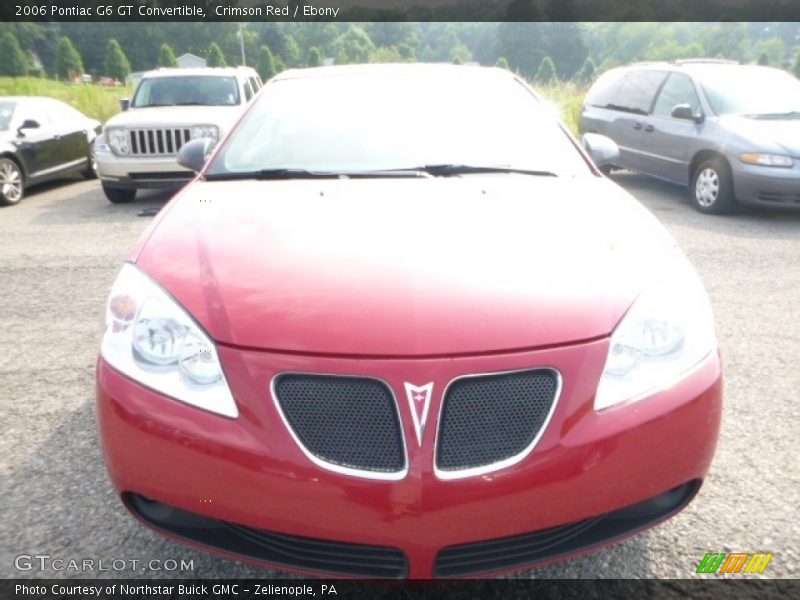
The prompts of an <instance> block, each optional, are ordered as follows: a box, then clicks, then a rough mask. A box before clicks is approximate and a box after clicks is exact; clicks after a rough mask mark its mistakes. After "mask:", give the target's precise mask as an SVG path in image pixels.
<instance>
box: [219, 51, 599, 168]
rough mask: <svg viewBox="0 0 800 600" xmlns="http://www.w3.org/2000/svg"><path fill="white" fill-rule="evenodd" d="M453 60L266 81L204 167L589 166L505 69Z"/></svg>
mask: <svg viewBox="0 0 800 600" xmlns="http://www.w3.org/2000/svg"><path fill="white" fill-rule="evenodd" d="M463 69H464V71H463V72H459V71H458V70H454V69H452V68H451V69H450V70H446V69H431V70H429V71H425V70H422V69H420V70H417V71H413V70H412V71H403V70H398V71H396V72H395V71H389V73H388V74H379V75H377V74H375V73H374V72H372V73H366V74H365V73H358V74H353V73H345V74H341V75H340V74H331V75H320V76H309V77H298V78H294V79H292V78H289V79H284V80H278V81H275V82H273V83H271V84H269V85H267V86H265V87H264V88H263V91H262V93H261V96H260V97H259V99H258V101H257V103H256V104H255V106H254V107H253V108H252V109H251V110H250V111H249V112H248V113H247V115H246V116H245V118H244V119H243V120H242V122H241V123H240V124H239V125H238V126H237V128H236V129H235V131H234V132H233V133H232V134H231V136H230V137H229V139H228V141H227V143H226V145H225V146H224V147H223V148H222V150H221V151H220V152H219V153H218V154H217V156H216V158H215V159H214V161H213V162H212V164H210V165H209V168H208V170H207V172H206V174H207V175H208V176H209V178H214V177H215V176H216V177H219V178H222V177H224V176H225V175H226V174H227V175H229V176H234V177H235V175H236V174H237V173H240V174H242V175H244V174H247V173H252V174H256V173H258V172H261V173H265V174H268V175H276V174H279V175H283V176H288V177H291V176H293V174H295V173H296V172H297V171H301V170H302V171H303V172H304V174H305V176H308V175H313V174H314V173H327V174H337V173H338V174H369V173H376V172H378V171H380V172H383V173H384V174H385V175H388V174H390V172H392V171H395V172H397V171H404V170H405V171H408V172H421V171H425V172H426V173H427V174H428V175H440V176H446V175H461V174H467V173H479V172H482V173H486V172H487V171H488V172H494V171H495V170H496V171H497V172H504V171H511V172H519V171H524V172H527V173H528V174H531V175H559V176H574V175H577V174H590V173H591V170H590V168H589V166H588V165H587V163H586V161H585V160H584V159H583V157H582V156H581V155H580V153H579V152H578V151H577V150H576V148H575V146H574V144H573V143H572V142H571V141H570V139H569V137H568V136H567V134H566V133H565V132H564V131H563V130H562V129H561V128H560V127H559V125H558V124H557V121H556V119H555V118H554V116H553V114H554V109H553V111H551V109H550V108H549V107H547V106H546V105H544V104H542V103H541V102H539V101H538V100H537V99H536V98H535V97H534V96H533V95H532V94H531V93H530V92H529V91H528V90H527V89H526V88H525V87H524V86H523V85H522V84H520V83H519V82H518V81H516V80H515V79H514V78H512V77H510V76H509V75H508V74H507V73H505V72H500V71H494V70H488V69H487V70H485V71H479V70H477V69H472V70H470V69H471V68H470V67H463ZM309 172H311V173H309ZM296 174H297V175H298V176H302V174H301V173H296ZM420 174H425V173H420Z"/></svg>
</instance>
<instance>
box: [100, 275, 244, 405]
mask: <svg viewBox="0 0 800 600" xmlns="http://www.w3.org/2000/svg"><path fill="white" fill-rule="evenodd" d="M100 353H101V355H102V356H103V358H104V359H105V361H106V362H107V363H108V364H110V365H111V366H112V367H114V368H115V369H117V370H118V371H120V372H121V373H124V374H125V375H127V376H128V377H130V378H131V379H133V380H135V381H138V382H139V383H141V384H142V385H145V386H147V387H149V388H152V389H154V390H156V391H157V392H161V393H163V394H165V395H167V396H170V397H172V398H175V399H176V400H180V401H181V402H185V403H187V404H191V405H192V406H197V407H199V408H203V409H205V410H209V411H211V412H215V413H218V414H220V415H225V416H226V417H233V418H235V417H237V416H238V415H239V411H238V410H237V408H236V402H235V401H234V400H233V396H232V395H231V391H230V388H229V387H228V383H227V381H226V380H225V374H224V373H223V372H222V365H221V364H220V362H219V357H218V356H217V348H216V346H215V345H214V343H213V342H212V341H211V340H210V339H209V338H208V336H207V335H206V334H205V332H204V331H203V330H202V329H201V328H200V326H199V325H197V323H195V322H194V320H193V319H192V318H191V317H190V316H189V315H188V314H187V313H186V311H185V310H184V309H183V308H181V307H180V306H179V305H178V303H177V302H175V300H173V299H172V298H171V297H170V296H169V295H168V294H167V293H166V292H165V291H164V290H162V289H161V288H160V287H159V286H158V285H157V284H156V283H155V282H153V280H151V279H150V278H149V277H147V276H146V275H145V274H143V273H142V272H141V271H139V269H137V268H136V267H134V266H133V265H131V264H126V265H125V266H124V267H122V271H120V274H119V276H118V277H117V280H116V281H115V282H114V286H113V287H112V288H111V295H110V296H109V299H108V304H107V305H106V331H105V334H104V335H103V343H102V346H101V350H100Z"/></svg>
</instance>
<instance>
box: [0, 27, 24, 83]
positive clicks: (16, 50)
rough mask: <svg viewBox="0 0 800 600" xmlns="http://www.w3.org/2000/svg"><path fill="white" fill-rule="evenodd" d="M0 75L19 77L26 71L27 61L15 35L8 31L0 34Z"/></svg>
mask: <svg viewBox="0 0 800 600" xmlns="http://www.w3.org/2000/svg"><path fill="white" fill-rule="evenodd" d="M0 56H2V57H3V58H2V60H0V75H10V76H11V77H20V76H22V75H25V74H26V73H27V71H28V64H27V63H28V61H27V59H26V57H25V53H24V52H23V51H22V48H20V46H19V41H18V40H17V36H15V35H14V34H13V33H11V32H10V31H8V32H6V33H4V34H3V35H1V36H0Z"/></svg>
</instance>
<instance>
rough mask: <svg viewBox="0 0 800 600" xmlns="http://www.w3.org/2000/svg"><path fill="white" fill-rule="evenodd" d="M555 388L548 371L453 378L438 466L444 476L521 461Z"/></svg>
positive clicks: (443, 418) (543, 421) (553, 375)
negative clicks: (518, 459) (449, 473)
mask: <svg viewBox="0 0 800 600" xmlns="http://www.w3.org/2000/svg"><path fill="white" fill-rule="evenodd" d="M558 388H559V375H558V373H557V372H556V371H554V370H552V369H536V370H531V371H518V372H514V373H503V374H496V375H481V376H475V377H464V378H461V379H457V380H456V381H454V382H453V383H451V384H450V386H449V387H448V389H447V391H446V392H445V398H444V401H443V406H442V411H441V418H440V420H439V434H438V436H437V440H438V441H437V447H436V466H437V468H438V469H439V470H440V471H442V472H443V473H445V474H446V473H448V472H457V471H463V470H466V469H476V468H481V467H487V466H489V467H491V466H492V465H494V464H496V463H500V462H502V461H506V460H507V459H513V458H515V457H519V458H522V456H524V454H525V453H526V452H528V451H530V450H531V449H532V445H533V443H534V442H535V441H536V439H537V438H538V436H539V433H540V432H541V431H542V430H543V428H544V427H545V425H546V422H547V420H548V419H549V416H550V415H551V413H552V409H553V408H554V404H555V402H556V396H557V393H558Z"/></svg>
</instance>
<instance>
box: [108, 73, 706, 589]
mask: <svg viewBox="0 0 800 600" xmlns="http://www.w3.org/2000/svg"><path fill="white" fill-rule="evenodd" d="M584 143H585V145H586V146H587V149H586V150H584V148H583V147H581V146H580V145H579V144H578V143H577V142H576V141H575V140H574V139H573V138H572V137H571V136H570V135H569V134H568V133H567V132H566V130H565V129H564V127H563V126H562V125H561V124H560V123H559V122H558V121H557V120H556V119H555V118H554V117H553V115H552V110H551V109H550V108H548V107H547V106H546V105H545V104H543V103H542V102H541V101H540V100H538V99H537V97H536V96H535V94H534V93H533V92H532V91H531V90H530V89H529V88H528V87H527V86H526V84H525V83H524V82H522V81H521V80H519V79H518V78H516V77H515V76H513V75H512V74H511V73H509V72H507V71H504V70H500V69H484V68H479V67H469V66H452V65H449V66H439V65H404V66H403V65H398V66H352V67H324V68H319V69H307V70H303V71H288V72H284V73H282V74H281V75H279V76H278V77H276V78H275V79H273V80H272V81H271V82H270V83H269V84H267V85H266V86H265V87H264V89H263V90H262V92H261V93H260V95H259V96H258V98H257V99H256V100H255V101H254V103H253V105H252V106H251V107H250V108H249V110H248V111H247V112H246V113H245V115H244V116H243V117H242V119H241V121H240V122H239V123H238V125H237V126H236V127H235V128H234V129H233V130H232V132H231V133H230V134H229V135H228V136H227V138H226V139H225V140H223V141H222V142H221V143H220V144H219V145H218V147H217V148H215V149H213V150H212V149H211V148H210V147H209V144H210V142H209V141H208V140H202V139H201V140H196V141H194V142H191V143H189V144H187V145H185V146H184V147H183V148H182V149H181V152H180V161H181V164H183V165H184V166H188V167H190V168H193V169H195V170H197V171H198V172H199V175H198V177H197V178H196V179H195V181H194V182H192V183H191V184H190V185H188V186H187V187H186V188H185V189H183V190H182V191H181V192H180V193H179V194H178V195H177V196H176V197H175V198H174V199H173V200H172V201H171V202H170V203H169V204H167V206H165V207H164V209H163V210H162V211H161V213H160V214H159V215H158V216H157V218H156V219H155V220H154V222H153V223H152V225H151V226H150V227H149V229H148V230H147V232H146V233H145V234H144V235H143V236H142V237H141V239H140V241H139V242H138V244H137V245H136V247H135V248H134V250H133V251H132V252H131V254H130V256H129V258H128V262H127V263H126V264H125V265H124V267H123V268H122V271H121V273H120V274H119V277H118V278H117V280H116V282H115V283H114V286H113V289H112V290H111V295H110V298H109V301H108V305H107V328H106V331H105V335H104V338H103V341H102V348H101V352H100V358H99V361H98V367H97V402H98V413H99V423H100V435H101V438H102V445H103V449H104V452H105V457H106V461H107V464H108V469H109V472H110V474H111V479H112V481H113V483H114V486H115V488H116V489H117V491H118V492H119V495H120V498H121V499H122V501H123V502H124V504H125V506H126V507H127V508H128V509H129V510H130V511H131V512H132V513H133V514H134V515H135V516H136V517H138V518H139V519H140V520H141V521H142V522H143V523H145V524H146V525H148V526H150V527H152V528H153V529H155V530H157V531H159V532H161V533H163V534H165V535H167V536H169V537H172V538H175V539H178V540H180V541H182V542H185V543H187V544H189V545H192V546H195V547H198V548H204V549H208V550H212V551H215V552H217V553H219V554H222V555H225V556H229V557H232V558H237V559H241V560H245V561H249V562H255V563H258V564H262V565H265V566H270V567H275V568H278V569H283V570H288V571H298V572H303V573H314V574H322V575H333V576H350V577H380V578H430V577H436V578H446V577H467V576H476V575H489V574H496V573H500V572H504V571H512V570H518V569H521V568H524V567H528V566H530V565H535V564H540V563H543V562H547V561H552V560H555V559H561V558H564V557H566V556H569V555H574V554H578V553H582V552H585V551H587V550H591V549H596V548H599V547H601V546H603V545H606V544H609V543H612V542H617V541H619V540H621V539H623V538H626V537H628V536H630V535H633V534H634V533H636V532H639V531H641V530H643V529H645V528H647V527H650V526H652V525H654V524H656V523H658V522H660V521H663V520H664V519H666V518H668V517H670V516H672V515H674V514H675V513H677V512H678V511H679V510H681V509H682V508H683V507H684V506H685V505H686V504H687V503H688V502H689V501H690V500H691V499H692V497H693V496H694V495H695V493H696V492H697V490H698V488H699V487H700V485H701V483H702V481H703V479H704V477H705V476H706V473H707V472H708V469H709V465H710V463H711V460H712V456H713V454H714V448H715V445H716V441H717V435H718V429H719V424H720V416H721V406H722V405H721V402H722V393H721V392H722V379H721V368H720V360H719V355H718V350H717V343H716V338H715V334H714V326H713V319H712V314H711V310H710V307H709V302H708V299H707V297H706V294H705V292H704V290H703V287H702V284H701V283H700V281H699V279H698V277H697V275H696V273H695V271H694V270H693V268H692V267H691V265H690V264H689V263H688V261H687V259H686V258H685V256H684V255H683V254H682V252H681V251H680V250H679V249H678V248H677V247H676V244H675V242H674V240H673V239H672V238H671V237H670V236H669V235H668V234H667V233H666V231H665V230H664V229H663V228H662V227H661V226H660V224H659V223H658V222H657V221H656V219H655V218H654V217H653V216H652V215H651V214H650V213H649V212H647V211H646V210H645V209H644V208H642V207H641V206H640V205H639V204H638V203H637V201H636V200H635V199H634V198H632V197H631V196H630V195H628V194H627V193H625V192H624V191H623V190H621V189H620V188H619V187H617V186H616V185H615V184H614V183H613V182H612V181H610V180H609V179H607V178H605V177H604V176H603V175H602V174H601V173H600V172H599V171H598V168H597V166H596V165H595V162H596V163H603V162H604V161H613V159H614V157H615V151H616V148H615V146H614V144H613V142H611V141H610V140H608V139H607V138H603V137H601V136H587V137H586V139H585V140H584ZM209 154H210V157H208V156H207V155H209ZM590 157H591V158H590ZM592 158H594V159H595V162H593V161H592Z"/></svg>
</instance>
